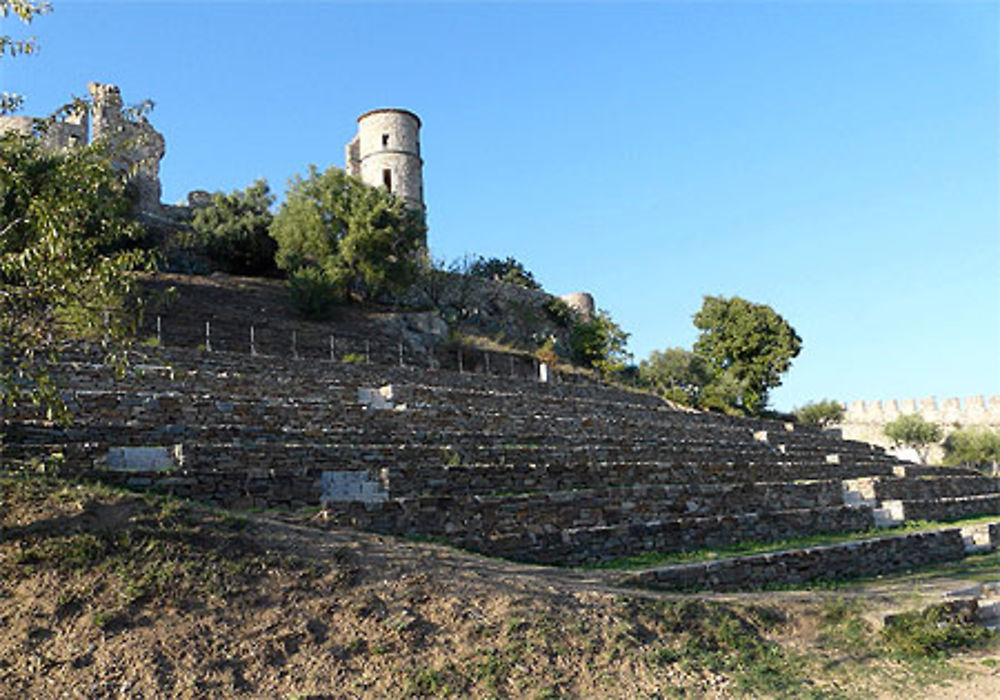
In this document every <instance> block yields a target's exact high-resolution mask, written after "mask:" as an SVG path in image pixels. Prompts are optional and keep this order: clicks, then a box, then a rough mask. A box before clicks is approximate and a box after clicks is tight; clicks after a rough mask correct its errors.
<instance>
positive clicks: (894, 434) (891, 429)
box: [882, 413, 941, 464]
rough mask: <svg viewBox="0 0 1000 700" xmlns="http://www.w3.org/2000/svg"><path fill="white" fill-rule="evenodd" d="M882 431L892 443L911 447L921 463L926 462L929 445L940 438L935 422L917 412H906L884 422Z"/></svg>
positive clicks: (938, 428)
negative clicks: (925, 418)
mask: <svg viewBox="0 0 1000 700" xmlns="http://www.w3.org/2000/svg"><path fill="white" fill-rule="evenodd" d="M882 432H884V433H885V435H886V437H888V438H889V439H890V440H892V442H893V444H894V445H897V446H899V445H904V446H906V447H912V448H913V449H914V450H916V452H917V456H918V457H919V458H920V461H921V463H923V464H926V463H927V455H928V453H929V452H930V448H931V445H933V444H934V443H936V442H937V441H938V440H940V439H941V428H940V426H938V425H937V424H936V423H931V422H930V421H927V420H924V418H923V416H921V415H920V414H919V413H907V414H906V415H902V416H900V417H899V418H897V419H896V420H894V421H891V422H889V423H886V424H885V427H884V428H882Z"/></svg>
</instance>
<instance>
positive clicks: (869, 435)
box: [840, 395, 1000, 461]
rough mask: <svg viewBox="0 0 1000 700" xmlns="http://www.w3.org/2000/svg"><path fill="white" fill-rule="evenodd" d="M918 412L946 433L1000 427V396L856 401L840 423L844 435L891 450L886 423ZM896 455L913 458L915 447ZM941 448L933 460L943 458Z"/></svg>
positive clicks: (934, 452) (932, 457)
mask: <svg viewBox="0 0 1000 700" xmlns="http://www.w3.org/2000/svg"><path fill="white" fill-rule="evenodd" d="M908 414H917V415H919V416H920V417H921V418H923V419H924V420H927V421H930V422H932V423H937V424H938V425H940V426H941V428H942V429H943V431H944V433H945V434H946V435H947V433H949V432H951V431H952V430H954V429H956V428H971V427H981V428H994V429H1000V395H997V396H990V397H988V398H987V397H985V396H967V397H964V398H947V399H943V400H940V401H939V400H938V399H937V397H936V396H928V397H926V398H923V399H902V400H897V399H891V400H881V401H852V402H850V403H848V404H845V411H844V419H843V422H842V423H841V424H840V429H841V431H842V433H843V436H844V437H845V438H847V439H849V440H860V441H862V442H867V443H869V444H872V445H878V446H880V447H885V448H887V449H891V448H892V442H891V441H890V440H889V438H887V437H886V436H885V432H884V429H885V425H886V423H890V422H892V421H893V420H895V419H897V418H899V417H900V416H903V415H908ZM893 454H895V455H897V456H899V457H903V458H904V459H910V458H913V457H915V455H914V454H912V450H893ZM941 455H942V451H941V448H940V447H936V448H934V449H932V450H931V453H930V459H931V461H936V460H938V459H940V457H941Z"/></svg>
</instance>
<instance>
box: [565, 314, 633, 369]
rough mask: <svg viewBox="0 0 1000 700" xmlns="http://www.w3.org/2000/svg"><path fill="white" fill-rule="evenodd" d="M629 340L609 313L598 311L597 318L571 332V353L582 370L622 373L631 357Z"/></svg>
mask: <svg viewBox="0 0 1000 700" xmlns="http://www.w3.org/2000/svg"><path fill="white" fill-rule="evenodd" d="M628 336H629V334H628V333H626V332H625V331H623V330H622V329H621V326H619V325H618V324H617V323H615V322H614V321H612V320H611V316H610V315H609V314H608V312H607V311H598V312H597V314H596V315H595V316H594V318H592V319H591V320H589V321H583V322H581V323H577V324H575V325H574V326H573V328H572V329H571V330H570V334H569V347H570V353H571V354H572V357H573V360H574V362H576V363H577V364H580V365H582V366H583V367H588V368H591V369H596V370H597V371H599V372H601V373H602V374H612V373H615V372H621V371H622V370H624V369H625V365H626V364H627V363H628V361H629V360H630V359H631V357H632V356H631V355H630V354H629V353H628V351H627V350H626V349H625V344H626V343H627V342H628Z"/></svg>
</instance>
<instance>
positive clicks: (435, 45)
mask: <svg viewBox="0 0 1000 700" xmlns="http://www.w3.org/2000/svg"><path fill="white" fill-rule="evenodd" d="M53 6H54V12H53V13H52V14H50V15H47V16H44V17H41V18H39V19H37V20H36V22H35V23H34V24H33V25H32V26H31V28H30V32H31V33H34V34H36V35H37V37H38V39H39V41H40V43H41V45H42V50H41V52H40V53H39V54H38V55H37V56H34V57H19V58H17V59H15V60H9V59H4V60H3V62H2V63H0V67H2V75H0V82H2V85H0V87H2V89H3V90H7V91H19V92H23V93H25V94H27V95H28V97H29V100H28V103H27V105H26V108H25V112H26V113H28V114H44V113H47V112H48V111H50V110H52V109H53V108H55V107H56V106H58V105H59V104H62V103H63V102H64V101H65V100H66V98H67V97H68V96H69V95H70V94H71V93H72V94H78V95H79V94H83V93H84V92H85V90H86V84H87V82H88V81H90V80H99V81H103V82H112V83H117V84H118V85H120V86H121V88H122V93H123V96H124V97H125V100H126V102H129V101H132V102H137V101H139V100H141V99H143V98H150V99H152V100H154V101H155V102H156V109H155V111H154V112H153V114H152V115H151V121H152V122H153V124H154V125H155V126H156V127H157V128H158V129H159V130H161V131H162V132H163V133H164V134H165V136H166V139H167V155H166V158H165V159H164V161H163V164H162V169H161V175H162V180H163V188H164V200H165V201H167V202H174V201H177V200H178V199H181V198H182V197H183V196H184V195H185V194H186V193H187V191H188V190H191V189H208V190H216V189H221V190H230V189H233V188H237V187H243V186H245V185H247V184H249V183H250V182H251V181H252V180H254V179H255V178H258V177H265V178H267V180H268V181H269V182H270V183H271V186H272V188H273V189H274V190H275V191H276V192H277V193H278V194H279V195H280V194H281V193H282V192H283V191H284V187H285V183H286V181H287V179H288V178H289V177H290V176H291V175H293V174H295V173H300V172H303V171H304V170H305V168H306V166H307V165H308V164H309V163H316V164H317V165H319V166H321V167H325V166H328V165H343V146H344V144H345V143H346V142H347V141H348V140H349V139H350V137H351V136H352V134H353V132H354V130H355V118H356V117H357V115H359V114H361V113H362V112H364V111H366V110H368V109H371V108H374V107H385V106H398V107H406V108H409V109H412V110H413V111H415V112H417V113H418V114H419V115H420V116H421V117H422V119H423V122H424V130H423V155H424V158H425V160H426V165H425V192H426V198H427V204H428V216H429V224H430V236H429V240H430V245H431V249H432V252H433V254H434V255H435V256H436V257H441V258H446V259H454V258H456V257H459V256H461V255H463V254H465V253H480V254H483V255H487V256H494V255H495V256H502V257H506V256H507V255H513V256H515V257H516V258H518V259H519V260H521V261H523V262H524V263H525V265H526V266H527V267H528V269H530V270H531V271H533V272H534V273H535V275H536V277H537V278H538V279H539V280H541V281H542V282H543V283H544V285H545V287H546V288H547V289H549V290H550V291H553V292H557V293H565V292H571V291H577V290H587V291H590V292H592V293H593V294H594V295H595V297H596V299H597V302H598V305H599V306H600V307H601V308H604V309H607V310H608V311H609V312H610V313H611V315H612V316H613V318H614V319H615V320H616V321H618V322H619V323H620V324H621V325H622V326H623V327H624V328H625V329H626V330H627V331H629V332H631V333H632V338H631V341H630V349H631V350H632V351H633V352H634V353H635V356H636V359H637V360H638V359H642V358H643V357H645V356H646V355H647V354H648V353H649V352H650V351H651V350H653V349H657V348H663V347H668V346H685V347H688V346H690V345H691V343H692V342H693V341H694V338H695V335H696V333H695V329H694V328H693V326H692V325H691V316H692V314H693V313H694V312H695V311H696V310H697V309H698V308H699V306H700V304H701V299H702V296H703V295H706V294H722V295H726V296H731V295H739V296H742V297H744V298H747V299H750V300H752V301H756V302H761V303H766V304H770V305H771V306H773V307H774V308H775V309H776V310H777V311H778V312H779V313H781V314H782V315H783V316H784V317H785V318H786V319H787V320H788V321H789V322H791V324H792V325H793V326H794V327H795V328H796V329H797V331H798V332H799V334H800V335H801V336H802V337H803V339H804V347H803V350H802V354H801V355H800V357H799V358H798V359H797V360H796V361H795V364H794V367H793V369H792V370H791V372H790V373H789V374H788V375H787V376H786V378H785V385H784V386H783V387H781V388H780V389H778V390H776V391H775V392H774V394H773V397H772V398H773V401H772V403H773V405H775V406H776V407H778V408H790V407H791V406H793V405H798V404H801V403H803V402H805V401H808V400H810V399H818V398H823V397H831V398H838V399H841V400H854V399H876V398H906V397H911V396H915V397H920V396H925V395H929V394H937V395H938V396H939V397H944V396H955V395H958V396H964V395H969V394H979V393H986V394H1000V214H998V186H1000V182H998V179H1000V178H998V170H1000V167H998V163H1000V154H998V132H1000V122H998V83H1000V79H998V66H1000V55H998V5H997V4H996V3H995V2H961V1H955V2H937V3H935V2H921V3H908V2H849V3H839V2H808V3H807V2H792V1H788V2H761V3H753V2H734V3H723V2H707V3H702V2H686V3H685V2H645V3H636V4H627V3H626V4H623V3H617V2H615V3H612V2H591V3H585V4H571V3H563V2H554V3H545V4H539V3H519V2H500V3H492V4H479V3H472V2H441V3H417V2H406V3H388V4H382V3H374V2H366V3H340V2H304V3H297V4H296V3H285V2H281V3H278V2H270V3H269V2H218V3H211V2H173V3H152V2H107V3H101V2H90V1H88V2H82V1H80V0H76V1H73V0H53ZM3 30H4V32H6V33H12V32H13V33H18V34H22V35H23V34H24V31H23V30H22V29H20V28H19V27H17V26H16V24H15V23H14V21H13V20H6V21H5V23H4V27H3Z"/></svg>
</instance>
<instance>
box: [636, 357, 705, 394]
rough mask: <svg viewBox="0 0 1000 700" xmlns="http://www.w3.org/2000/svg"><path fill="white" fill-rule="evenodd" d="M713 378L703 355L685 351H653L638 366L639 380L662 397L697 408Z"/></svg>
mask: <svg viewBox="0 0 1000 700" xmlns="http://www.w3.org/2000/svg"><path fill="white" fill-rule="evenodd" d="M712 378H713V373H712V367H711V366H710V365H709V363H708V362H707V361H706V360H705V358H703V357H701V356H700V355H696V354H695V353H693V352H691V351H690V350H685V349H683V348H667V349H666V350H663V351H662V352H661V351H659V350H654V351H653V352H651V353H650V355H649V357H648V358H647V359H645V360H643V361H642V362H640V363H639V379H640V380H641V381H642V383H644V384H646V385H647V386H650V387H652V389H653V390H654V391H656V392H657V393H659V394H661V395H662V396H664V397H666V398H668V399H670V400H672V401H677V402H678V403H683V404H685V405H687V406H697V405H698V401H699V399H700V398H701V394H702V391H703V390H704V389H705V387H706V386H708V385H709V384H710V383H711V381H712Z"/></svg>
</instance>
